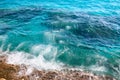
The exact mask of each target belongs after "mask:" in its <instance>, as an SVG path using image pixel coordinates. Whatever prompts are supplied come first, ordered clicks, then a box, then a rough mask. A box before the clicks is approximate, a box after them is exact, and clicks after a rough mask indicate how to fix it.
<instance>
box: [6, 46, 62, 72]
mask: <svg viewBox="0 0 120 80" xmlns="http://www.w3.org/2000/svg"><path fill="white" fill-rule="evenodd" d="M31 50H32V52H31V53H35V52H37V53H39V55H38V56H35V55H34V54H33V55H31V54H30V53H25V52H19V51H13V52H10V53H9V54H7V55H8V59H7V63H10V64H26V65H30V66H32V67H35V68H37V69H61V67H60V65H59V63H56V62H55V60H54V59H55V56H56V54H57V49H56V48H55V47H53V46H51V45H36V46H33V47H32V48H31ZM46 57H48V58H49V60H47V59H46ZM28 73H29V71H28Z"/></svg>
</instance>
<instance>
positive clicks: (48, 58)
mask: <svg viewBox="0 0 120 80" xmlns="http://www.w3.org/2000/svg"><path fill="white" fill-rule="evenodd" d="M0 13H2V14H0V23H1V24H0V34H1V36H0V44H1V53H5V54H7V55H8V63H11V64H27V65H31V66H33V67H36V68H38V69H58V68H59V69H61V68H64V67H65V68H66V67H67V68H71V67H72V68H77V69H85V70H90V71H93V72H97V73H104V74H110V75H112V76H115V77H116V76H117V75H116V74H120V73H119V71H120V63H119V62H120V54H119V49H120V42H119V40H120V39H119V38H120V28H119V27H120V23H119V20H120V18H119V17H118V16H111V17H109V16H95V15H90V14H87V13H82V12H70V11H69V12H68V11H62V10H56V9H46V8H41V7H35V8H22V9H18V10H11V9H8V10H5V9H0ZM117 77H118V78H119V75H118V76H117Z"/></svg>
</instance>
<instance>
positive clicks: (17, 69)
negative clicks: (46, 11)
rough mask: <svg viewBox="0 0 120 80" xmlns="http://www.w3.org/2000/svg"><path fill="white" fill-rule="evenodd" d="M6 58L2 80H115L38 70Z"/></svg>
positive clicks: (1, 58) (1, 59) (3, 58)
mask: <svg viewBox="0 0 120 80" xmlns="http://www.w3.org/2000/svg"><path fill="white" fill-rule="evenodd" d="M6 58H7V57H6V56H5V55H2V56H0V80H115V79H114V78H113V77H111V76H108V75H104V76H100V75H95V74H93V73H90V72H85V71H79V70H67V69H66V70H61V71H59V70H37V69H35V68H31V67H30V66H27V65H24V64H22V65H14V64H8V63H6Z"/></svg>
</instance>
